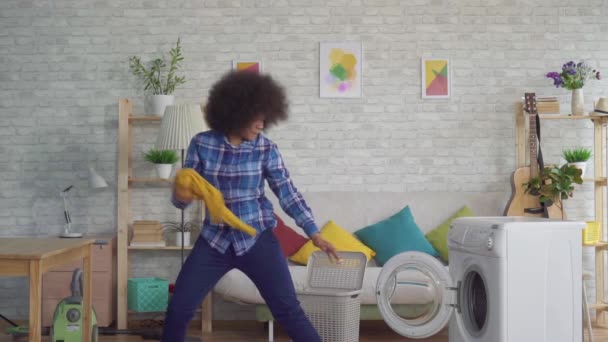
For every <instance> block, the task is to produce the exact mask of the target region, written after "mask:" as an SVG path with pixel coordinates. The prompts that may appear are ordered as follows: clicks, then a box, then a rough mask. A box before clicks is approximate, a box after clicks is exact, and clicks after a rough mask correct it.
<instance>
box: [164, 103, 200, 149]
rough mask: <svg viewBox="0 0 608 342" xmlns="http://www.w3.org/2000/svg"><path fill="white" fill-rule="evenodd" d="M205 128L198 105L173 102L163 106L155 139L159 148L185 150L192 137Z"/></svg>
mask: <svg viewBox="0 0 608 342" xmlns="http://www.w3.org/2000/svg"><path fill="white" fill-rule="evenodd" d="M205 129H206V125H205V122H204V121H203V113H202V112H201V108H200V106H199V105H193V104H175V105H170V106H167V107H166V108H165V113H164V115H163V118H162V121H161V124H160V132H159V134H158V139H157V140H156V148H157V149H159V150H185V149H187V148H188V145H190V141H191V140H192V137H194V136H195V135H196V134H198V133H200V132H202V131H204V130H205Z"/></svg>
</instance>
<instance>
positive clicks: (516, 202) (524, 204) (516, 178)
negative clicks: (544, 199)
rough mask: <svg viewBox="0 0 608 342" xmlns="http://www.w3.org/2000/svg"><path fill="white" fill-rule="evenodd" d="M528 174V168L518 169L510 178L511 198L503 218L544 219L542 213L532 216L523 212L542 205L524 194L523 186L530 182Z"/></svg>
mask: <svg viewBox="0 0 608 342" xmlns="http://www.w3.org/2000/svg"><path fill="white" fill-rule="evenodd" d="M530 174H531V169H530V167H529V166H525V167H520V168H518V169H517V170H515V171H514V172H513V174H512V176H511V198H510V199H509V203H507V207H506V208H505V212H504V216H534V217H545V213H544V211H541V212H540V213H538V214H533V213H529V212H526V210H525V209H526V208H541V205H542V204H541V203H540V201H539V197H538V196H532V195H530V194H527V193H526V192H525V186H524V184H525V183H527V182H529V181H530ZM552 207H553V206H552ZM560 218H561V215H560Z"/></svg>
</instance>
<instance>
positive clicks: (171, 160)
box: [144, 148, 179, 179]
mask: <svg viewBox="0 0 608 342" xmlns="http://www.w3.org/2000/svg"><path fill="white" fill-rule="evenodd" d="M144 159H145V160H146V161H148V162H150V163H152V164H155V165H156V174H157V175H158V177H159V178H163V179H169V177H170V176H171V171H172V169H173V164H175V163H177V161H178V160H179V157H178V156H177V152H175V151H173V150H157V149H154V148H153V149H150V150H149V151H148V152H146V153H145V154H144Z"/></svg>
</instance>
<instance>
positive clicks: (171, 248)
mask: <svg viewBox="0 0 608 342" xmlns="http://www.w3.org/2000/svg"><path fill="white" fill-rule="evenodd" d="M128 248H129V249H132V250H148V251H179V250H181V249H182V248H181V247H179V246H165V247H156V246H129V247H128ZM190 249H192V246H185V247H184V250H190Z"/></svg>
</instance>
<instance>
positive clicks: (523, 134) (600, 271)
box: [515, 102, 608, 324]
mask: <svg viewBox="0 0 608 342" xmlns="http://www.w3.org/2000/svg"><path fill="white" fill-rule="evenodd" d="M539 118H540V119H541V120H591V122H593V137H594V139H593V151H594V153H593V164H594V170H593V171H594V172H593V175H594V177H593V178H585V179H583V181H585V182H593V183H594V207H595V215H594V217H593V220H595V221H598V222H600V223H601V230H600V242H598V243H595V244H589V245H584V246H585V247H589V248H594V249H595V296H596V297H595V298H596V301H595V303H592V304H590V305H589V308H590V309H592V310H595V311H596V320H597V323H598V324H605V323H606V317H605V316H606V315H605V314H606V312H608V303H606V302H605V298H604V290H605V284H604V268H605V266H606V265H605V263H604V252H605V251H607V250H608V241H606V236H605V235H604V230H605V229H606V227H607V224H606V223H607V222H606V220H605V219H604V210H605V209H604V208H605V205H604V192H605V190H606V188H607V187H608V181H607V179H608V178H607V176H606V167H607V159H608V158H607V156H606V154H607V153H608V151H604V146H603V145H604V143H605V142H606V126H607V124H608V116H603V115H580V116H573V115H559V114H540V115H539ZM527 123H528V117H527V114H526V113H525V112H524V110H523V106H522V103H521V102H516V103H515V125H516V131H515V147H516V164H517V167H523V166H527V165H529V160H530V155H529V150H528V133H529V128H528V124H527ZM590 220H591V218H590ZM581 281H582V280H581Z"/></svg>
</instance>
